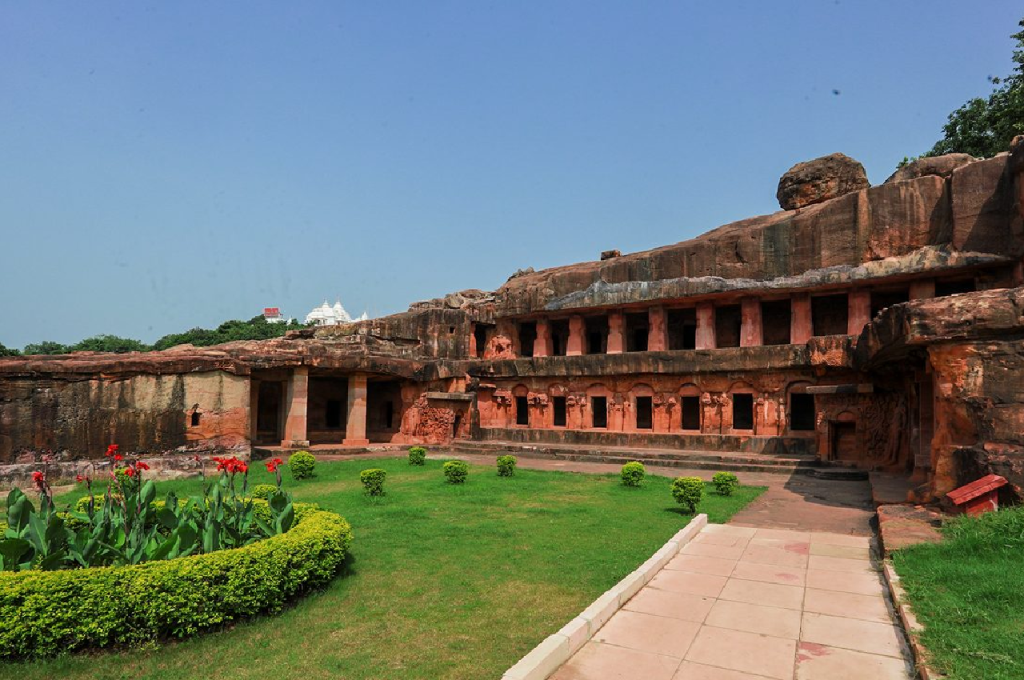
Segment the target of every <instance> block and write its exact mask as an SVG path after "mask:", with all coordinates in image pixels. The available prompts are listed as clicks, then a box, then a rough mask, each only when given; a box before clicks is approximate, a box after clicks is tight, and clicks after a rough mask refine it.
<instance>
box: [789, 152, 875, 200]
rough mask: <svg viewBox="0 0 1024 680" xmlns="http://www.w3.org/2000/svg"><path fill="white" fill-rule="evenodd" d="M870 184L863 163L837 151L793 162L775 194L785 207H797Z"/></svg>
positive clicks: (864, 187) (844, 193)
mask: <svg viewBox="0 0 1024 680" xmlns="http://www.w3.org/2000/svg"><path fill="white" fill-rule="evenodd" d="M869 186H871V183H870V182H868V176H867V173H865V172H864V166H863V165H861V164H860V163H859V162H857V161H855V160H854V159H852V158H850V157H849V156H847V155H845V154H841V153H834V154H830V155H828V156H822V157H821V158H815V159H814V160H812V161H805V162H803V163H797V164H796V165H794V166H793V167H792V168H790V169H789V170H788V171H787V172H786V174H784V175H783V176H782V179H780V180H779V189H778V191H777V192H776V194H775V197H776V198H778V199H779V205H780V206H781V207H782V209H783V210H796V209H798V208H804V207H806V206H809V205H814V204H815V203H823V202H824V201H828V200H831V199H833V198H839V197H840V196H845V195H846V194H849V193H851V192H854V191H860V190H861V189H867V188H868V187H869Z"/></svg>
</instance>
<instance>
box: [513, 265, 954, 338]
mask: <svg viewBox="0 0 1024 680" xmlns="http://www.w3.org/2000/svg"><path fill="white" fill-rule="evenodd" d="M931 297H935V281H934V280H931V279H928V280H923V281H914V282H913V283H911V286H910V299H911V300H917V299H921V298H931ZM847 300H848V305H849V310H848V314H847V330H846V332H847V334H848V335H860V332H861V331H862V330H863V329H864V326H866V325H867V324H869V323H870V322H871V291H870V290H867V289H858V290H853V291H850V292H849V293H848V295H847ZM790 305H791V307H790V309H791V312H790V331H789V337H790V340H789V341H790V343H791V344H795V345H802V344H804V343H806V342H807V341H808V340H810V339H811V337H813V335H814V323H813V319H812V317H811V295H810V293H802V294H798V295H794V296H792V297H791V298H790ZM696 311H697V333H696V349H715V348H716V347H717V343H716V339H715V305H714V303H713V302H698V303H697V310H696ZM647 313H648V326H647V328H648V330H647V333H648V335H647V351H649V352H661V351H664V350H667V349H668V319H667V313H666V311H665V308H664V307H661V306H658V307H651V308H649V309H648V312H647ZM740 313H741V323H740V347H758V346H760V345H762V344H764V339H763V336H762V319H761V300H760V299H758V298H745V299H743V300H741V302H740ZM625 330H626V316H625V314H624V313H623V312H619V311H615V312H611V313H609V314H608V350H607V353H608V354H621V353H623V352H625V350H626V338H625ZM585 334H586V326H585V322H584V319H583V317H582V316H580V315H578V314H577V315H573V316H570V317H569V339H568V342H567V343H566V350H565V354H566V356H577V355H580V354H586V340H585ZM553 349H554V347H553V342H552V338H551V325H550V323H549V322H548V321H547V320H546V319H539V320H538V321H537V338H536V340H534V343H533V356H535V357H546V356H551V355H552V354H553Z"/></svg>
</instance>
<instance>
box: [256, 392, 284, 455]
mask: <svg viewBox="0 0 1024 680" xmlns="http://www.w3.org/2000/svg"><path fill="white" fill-rule="evenodd" d="M282 392H283V390H282V385H281V383H280V382H277V381H266V380H264V381H261V382H260V387H259V392H258V394H257V397H256V398H257V400H258V401H257V405H256V441H258V442H259V443H261V444H265V443H273V444H280V443H281V436H282V435H281V393H282Z"/></svg>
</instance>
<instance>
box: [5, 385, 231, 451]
mask: <svg viewBox="0 0 1024 680" xmlns="http://www.w3.org/2000/svg"><path fill="white" fill-rule="evenodd" d="M248 404H249V380H248V378H247V377H244V376H236V375H232V374H230V373H226V372H224V371H211V372H207V373H189V374H176V375H134V376H117V377H104V376H92V377H81V376H73V377H69V376H64V377H56V376H48V377H34V378H31V377H19V378H9V379H5V380H2V381H0V461H2V462H7V463H9V462H14V461H15V460H17V459H18V458H19V457H24V456H27V455H28V454H34V453H47V452H49V453H54V454H60V455H61V456H68V457H74V458H97V457H102V456H103V452H104V451H105V450H106V448H107V445H108V444H111V443H115V442H116V443H117V444H119V445H120V446H121V448H122V450H124V451H126V452H135V453H162V452H166V451H171V450H175V449H179V448H182V447H184V448H186V449H188V450H195V451H212V450H223V449H239V450H244V449H246V448H247V447H248V441H249V437H248V432H249V415H248ZM193 413H198V416H197V421H198V422H197V423H196V424H195V425H193Z"/></svg>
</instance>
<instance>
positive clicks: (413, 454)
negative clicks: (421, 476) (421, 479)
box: [409, 446, 427, 465]
mask: <svg viewBox="0 0 1024 680" xmlns="http://www.w3.org/2000/svg"><path fill="white" fill-rule="evenodd" d="M426 460H427V450H426V449H425V448H423V447H422V446H414V447H412V448H411V449H409V465H423V464H424V462H425V461H426Z"/></svg>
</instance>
